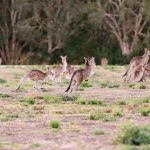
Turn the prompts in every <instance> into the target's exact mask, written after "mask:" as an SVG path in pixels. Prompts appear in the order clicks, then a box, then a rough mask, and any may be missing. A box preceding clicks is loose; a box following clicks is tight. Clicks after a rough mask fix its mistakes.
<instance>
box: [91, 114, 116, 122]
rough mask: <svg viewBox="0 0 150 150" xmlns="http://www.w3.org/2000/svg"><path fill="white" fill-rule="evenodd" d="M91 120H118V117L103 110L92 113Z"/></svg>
mask: <svg viewBox="0 0 150 150" xmlns="http://www.w3.org/2000/svg"><path fill="white" fill-rule="evenodd" d="M89 119H90V120H101V121H105V122H107V121H116V117H114V116H113V115H112V114H105V113H103V112H101V111H97V112H95V113H92V114H91V115H90V117H89Z"/></svg>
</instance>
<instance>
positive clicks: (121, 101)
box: [117, 100, 127, 105]
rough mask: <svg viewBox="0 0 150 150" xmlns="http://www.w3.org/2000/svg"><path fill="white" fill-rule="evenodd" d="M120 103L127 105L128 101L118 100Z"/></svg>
mask: <svg viewBox="0 0 150 150" xmlns="http://www.w3.org/2000/svg"><path fill="white" fill-rule="evenodd" d="M117 104H118V105H127V102H126V101H124V100H120V101H117Z"/></svg>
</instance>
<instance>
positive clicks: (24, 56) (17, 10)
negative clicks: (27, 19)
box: [0, 0, 32, 64]
mask: <svg viewBox="0 0 150 150" xmlns="http://www.w3.org/2000/svg"><path fill="white" fill-rule="evenodd" d="M22 2H23V1H22ZM19 4H20V3H19V1H17V0H7V1H5V0H2V1H1V3H0V7H1V9H0V10H1V12H0V14H1V16H0V18H1V20H0V22H1V24H0V34H1V36H2V37H1V40H0V55H1V58H2V60H3V63H5V64H21V63H24V62H25V61H27V60H28V59H29V56H31V54H32V53H31V52H30V51H26V52H24V48H25V47H26V45H27V43H26V42H23V43H22V44H20V43H19V39H18V38H17V34H18V32H19V31H20V30H19V27H20V26H19V24H20V22H21V21H22V20H21V19H22V18H21V16H22V13H23V11H22V5H21V6H20V5H19ZM19 6H20V7H19Z"/></svg>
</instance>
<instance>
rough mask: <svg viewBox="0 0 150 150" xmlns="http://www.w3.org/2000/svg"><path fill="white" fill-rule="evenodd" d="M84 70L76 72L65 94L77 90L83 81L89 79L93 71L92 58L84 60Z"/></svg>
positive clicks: (93, 62)
mask: <svg viewBox="0 0 150 150" xmlns="http://www.w3.org/2000/svg"><path fill="white" fill-rule="evenodd" d="M84 59H85V68H84V69H79V70H76V71H75V72H74V73H73V75H72V77H71V80H70V83H69V86H68V88H67V90H66V91H65V92H69V91H70V93H71V92H72V91H73V90H74V89H75V88H77V87H78V86H79V85H80V84H81V83H82V82H83V81H88V80H89V77H90V76H91V75H92V71H93V69H94V68H93V67H94V65H93V64H95V61H94V58H93V57H92V58H90V59H88V58H85V57H84Z"/></svg>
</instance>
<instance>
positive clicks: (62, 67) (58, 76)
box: [52, 56, 67, 81]
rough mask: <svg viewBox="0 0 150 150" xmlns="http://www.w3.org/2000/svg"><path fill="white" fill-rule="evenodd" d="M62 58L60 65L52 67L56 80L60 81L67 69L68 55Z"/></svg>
mask: <svg viewBox="0 0 150 150" xmlns="http://www.w3.org/2000/svg"><path fill="white" fill-rule="evenodd" d="M60 58H61V64H59V65H58V66H56V67H54V68H53V69H52V71H53V73H54V76H53V79H54V81H60V80H61V77H62V75H63V74H64V72H66V70H67V61H66V59H67V56H60Z"/></svg>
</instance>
